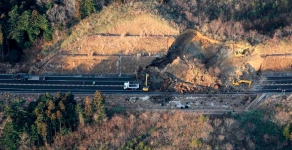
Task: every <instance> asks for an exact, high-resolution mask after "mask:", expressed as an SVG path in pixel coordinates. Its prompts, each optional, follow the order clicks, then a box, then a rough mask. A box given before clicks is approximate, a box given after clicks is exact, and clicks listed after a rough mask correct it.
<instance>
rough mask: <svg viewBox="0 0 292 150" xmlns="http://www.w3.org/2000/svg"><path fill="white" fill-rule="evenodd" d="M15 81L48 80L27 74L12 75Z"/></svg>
mask: <svg viewBox="0 0 292 150" xmlns="http://www.w3.org/2000/svg"><path fill="white" fill-rule="evenodd" d="M12 78H13V79H14V80H21V81H44V80H46V77H45V76H30V75H28V74H26V73H16V74H14V75H12Z"/></svg>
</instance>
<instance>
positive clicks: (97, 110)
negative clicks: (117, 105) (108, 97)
mask: <svg viewBox="0 0 292 150" xmlns="http://www.w3.org/2000/svg"><path fill="white" fill-rule="evenodd" d="M104 105H105V101H104V99H103V97H102V95H101V93H100V92H99V91H96V92H95V94H94V98H93V106H94V117H93V118H94V121H95V122H96V123H100V122H102V121H103V120H105V119H106V113H105V106H104Z"/></svg>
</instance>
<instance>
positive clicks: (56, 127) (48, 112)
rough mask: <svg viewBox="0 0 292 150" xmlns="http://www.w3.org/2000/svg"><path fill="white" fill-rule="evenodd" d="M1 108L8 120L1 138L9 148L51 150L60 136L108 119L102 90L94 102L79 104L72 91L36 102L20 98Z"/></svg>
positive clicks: (49, 95) (46, 95)
mask: <svg viewBox="0 0 292 150" xmlns="http://www.w3.org/2000/svg"><path fill="white" fill-rule="evenodd" d="M1 102H3V101H1ZM1 109H2V111H4V113H5V116H4V119H5V120H6V122H5V126H4V129H3V133H2V136H1V145H2V146H3V148H5V149H19V148H20V149H25V148H28V147H40V146H46V147H47V146H48V145H51V144H52V143H53V142H54V137H55V136H56V135H69V134H70V133H72V132H74V131H76V130H77V129H78V128H80V127H82V126H85V125H88V124H92V123H95V124H99V123H101V122H102V121H104V120H106V113H105V106H104V99H103V97H102V95H101V93H100V92H98V91H97V92H96V93H95V95H94V98H93V99H92V100H91V99H89V98H88V97H86V98H85V99H84V101H82V102H79V103H77V102H76V101H75V100H74V96H73V95H72V94H71V93H70V92H68V93H65V94H63V93H60V92H58V93H56V94H55V95H51V94H49V93H45V94H43V95H41V96H40V97H39V98H38V99H37V101H32V102H28V101H27V100H23V99H20V98H16V99H14V100H13V101H12V102H5V103H2V108H1ZM0 149H1V148H0Z"/></svg>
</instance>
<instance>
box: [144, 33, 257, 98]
mask: <svg viewBox="0 0 292 150" xmlns="http://www.w3.org/2000/svg"><path fill="white" fill-rule="evenodd" d="M232 49H233V48H232V47H231V46H230V45H228V44H225V43H223V42H220V41H215V40H212V39H209V38H208V37H205V36H203V35H201V34H200V33H199V32H197V31H196V30H194V29H187V30H185V31H184V32H182V33H181V34H180V35H179V36H178V37H177V39H176V40H175V41H174V43H173V44H172V46H171V47H170V48H169V51H168V52H167V54H166V55H165V56H164V57H162V58H157V59H155V60H153V61H152V63H151V64H150V65H149V66H147V67H146V69H145V70H144V72H149V73H150V81H149V82H151V84H152V85H154V86H152V88H153V89H154V90H156V87H166V88H162V89H160V90H175V91H179V92H182V93H185V92H209V93H216V92H220V91H242V90H246V88H244V87H245V86H244V85H243V86H238V87H234V85H232V81H233V80H243V79H244V80H251V81H253V80H257V79H258V76H257V71H256V70H255V69H254V68H253V67H252V66H251V65H249V64H247V63H246V62H247V61H248V60H249V59H248V57H240V58H235V57H234V54H233V51H232ZM166 80H167V81H168V82H163V84H162V82H161V81H166ZM165 83H167V86H164V84H165ZM157 85H162V86H157Z"/></svg>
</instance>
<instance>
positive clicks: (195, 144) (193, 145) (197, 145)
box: [190, 139, 203, 149]
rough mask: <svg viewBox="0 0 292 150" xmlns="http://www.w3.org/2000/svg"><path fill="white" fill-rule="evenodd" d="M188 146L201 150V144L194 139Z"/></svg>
mask: <svg viewBox="0 0 292 150" xmlns="http://www.w3.org/2000/svg"><path fill="white" fill-rule="evenodd" d="M190 146H191V147H192V148H195V149H201V148H202V146H203V142H202V141H201V140H199V139H195V140H193V141H192V142H191V144H190Z"/></svg>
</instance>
